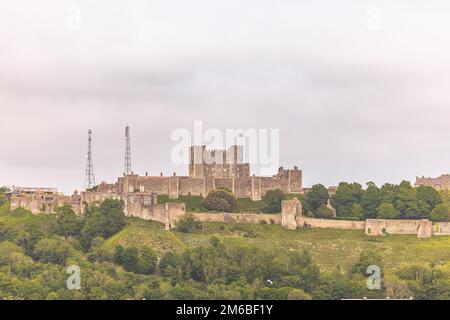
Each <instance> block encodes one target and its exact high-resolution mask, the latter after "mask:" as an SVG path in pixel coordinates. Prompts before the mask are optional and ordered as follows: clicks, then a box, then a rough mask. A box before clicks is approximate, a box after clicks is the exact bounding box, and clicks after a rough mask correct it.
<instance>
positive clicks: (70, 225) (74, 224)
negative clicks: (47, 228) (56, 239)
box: [56, 205, 83, 239]
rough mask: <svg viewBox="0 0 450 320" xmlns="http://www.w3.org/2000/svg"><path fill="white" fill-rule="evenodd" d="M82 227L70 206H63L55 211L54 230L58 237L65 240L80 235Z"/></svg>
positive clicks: (80, 221)
mask: <svg viewBox="0 0 450 320" xmlns="http://www.w3.org/2000/svg"><path fill="white" fill-rule="evenodd" d="M82 227H83V222H82V220H81V219H80V218H79V217H78V216H77V215H76V214H75V212H74V211H73V209H72V207H71V206H70V205H64V206H62V207H59V208H57V209H56V229H57V233H58V234H59V235H62V236H64V238H65V239H67V238H69V237H70V236H77V235H79V234H80V231H81V228H82Z"/></svg>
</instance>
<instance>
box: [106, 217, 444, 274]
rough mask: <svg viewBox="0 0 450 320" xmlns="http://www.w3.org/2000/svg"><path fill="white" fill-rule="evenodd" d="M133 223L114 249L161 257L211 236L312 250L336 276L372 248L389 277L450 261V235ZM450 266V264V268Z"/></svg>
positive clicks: (268, 246)
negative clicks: (144, 250)
mask: <svg viewBox="0 0 450 320" xmlns="http://www.w3.org/2000/svg"><path fill="white" fill-rule="evenodd" d="M129 222H130V224H129V225H128V226H127V227H126V228H125V229H124V230H122V231H121V232H119V233H118V234H116V235H115V236H113V237H112V238H110V239H109V240H107V241H106V243H105V245H106V246H107V247H108V248H113V247H114V246H115V245H116V244H122V245H125V246H126V245H131V244H136V243H139V244H142V245H148V246H150V247H152V248H154V249H155V250H156V251H157V252H158V254H163V253H164V252H165V251H166V250H179V251H182V250H183V249H185V248H188V247H198V246H204V245H207V244H208V241H209V239H210V238H211V236H217V237H218V238H219V239H220V240H221V241H222V242H224V243H230V244H239V245H243V246H251V247H264V248H266V249H269V250H274V251H283V250H289V251H302V250H303V249H307V250H308V251H309V252H310V253H311V255H312V257H313V259H314V261H315V262H316V263H317V264H318V265H319V267H320V268H321V270H323V271H326V272H332V271H334V270H335V269H336V267H337V266H340V268H341V269H342V270H348V269H350V268H351V266H352V265H353V264H354V263H355V262H356V260H357V259H358V256H359V254H360V253H361V252H364V251H367V250H372V251H375V252H377V253H378V254H380V255H381V256H382V258H383V263H384V265H385V268H386V269H385V274H386V276H388V277H389V276H392V275H393V274H394V273H395V272H396V271H397V270H399V268H400V266H401V265H402V264H412V263H414V264H428V263H436V264H445V263H448V262H449V261H450V237H445V236H443V237H433V238H430V239H418V238H417V237H415V236H411V235H388V236H386V237H378V238H373V237H369V236H366V235H365V234H364V232H363V231H360V230H338V229H297V230H294V231H293V230H286V229H284V228H282V227H281V226H279V225H244V224H237V223H233V224H223V223H204V224H203V230H202V231H201V232H198V233H180V232H177V231H165V230H164V227H163V225H162V224H160V223H158V222H153V221H143V220H140V219H130V220H129ZM449 266H450V265H449Z"/></svg>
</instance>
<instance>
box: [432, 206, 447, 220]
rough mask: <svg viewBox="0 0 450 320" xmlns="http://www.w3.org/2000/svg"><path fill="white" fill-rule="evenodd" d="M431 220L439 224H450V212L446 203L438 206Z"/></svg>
mask: <svg viewBox="0 0 450 320" xmlns="http://www.w3.org/2000/svg"><path fill="white" fill-rule="evenodd" d="M430 219H431V220H432V221H439V222H449V221H450V210H449V208H448V207H447V205H445V204H444V203H441V204H439V205H437V206H436V207H435V208H434V209H433V210H432V211H431V214H430Z"/></svg>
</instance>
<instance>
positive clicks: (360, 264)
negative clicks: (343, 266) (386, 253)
mask: <svg viewBox="0 0 450 320" xmlns="http://www.w3.org/2000/svg"><path fill="white" fill-rule="evenodd" d="M370 266H378V267H379V268H380V269H381V270H382V269H383V260H382V258H381V256H380V255H378V254H377V253H375V252H373V251H366V252H362V253H361V254H360V255H359V258H358V261H357V262H356V263H355V264H354V265H353V268H352V270H351V274H360V275H362V276H364V277H366V276H367V268H368V267H370Z"/></svg>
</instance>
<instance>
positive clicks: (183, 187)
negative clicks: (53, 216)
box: [99, 169, 303, 200]
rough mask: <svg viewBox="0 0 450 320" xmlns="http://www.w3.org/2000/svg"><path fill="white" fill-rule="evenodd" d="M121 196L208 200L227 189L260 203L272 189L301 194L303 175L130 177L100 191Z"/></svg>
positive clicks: (290, 172)
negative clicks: (148, 194)
mask: <svg viewBox="0 0 450 320" xmlns="http://www.w3.org/2000/svg"><path fill="white" fill-rule="evenodd" d="M108 186H109V187H110V188H111V192H115V190H119V191H120V192H119V193H132V192H145V193H152V192H154V193H157V194H161V195H168V196H169V197H171V198H174V199H176V198H178V197H179V196H180V195H181V196H184V195H192V196H202V197H205V196H206V195H208V193H209V192H211V191H212V190H214V189H218V188H226V189H229V190H231V191H232V192H233V194H234V195H235V196H236V197H237V198H250V199H252V200H261V199H262V197H263V196H264V195H265V194H266V193H267V191H269V190H275V189H281V190H282V191H283V193H302V192H303V189H302V172H301V170H298V169H293V170H282V171H281V172H279V174H278V175H276V176H273V177H256V176H251V177H243V178H214V177H201V178H196V177H186V176H171V177H164V176H158V177H149V176H137V175H128V176H124V177H120V178H119V180H118V182H117V184H116V185H108V184H102V185H100V186H99V188H100V189H101V190H105V189H106V190H107V188H108Z"/></svg>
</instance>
